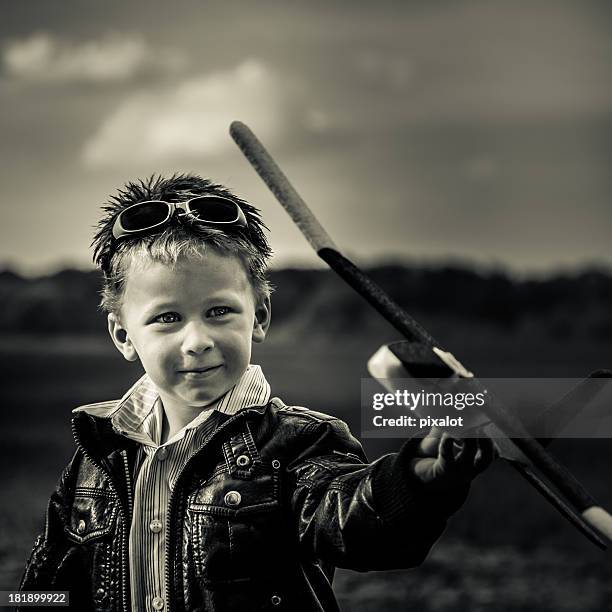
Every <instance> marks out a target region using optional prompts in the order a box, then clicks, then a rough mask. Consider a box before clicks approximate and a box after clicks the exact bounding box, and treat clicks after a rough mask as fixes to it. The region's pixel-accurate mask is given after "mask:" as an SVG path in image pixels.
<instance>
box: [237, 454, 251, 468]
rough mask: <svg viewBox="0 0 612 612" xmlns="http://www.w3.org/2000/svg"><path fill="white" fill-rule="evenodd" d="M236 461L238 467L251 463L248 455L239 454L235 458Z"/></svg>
mask: <svg viewBox="0 0 612 612" xmlns="http://www.w3.org/2000/svg"><path fill="white" fill-rule="evenodd" d="M236 463H237V464H238V467H246V466H247V465H249V463H251V458H250V457H249V456H248V455H240V456H239V457H238V459H236Z"/></svg>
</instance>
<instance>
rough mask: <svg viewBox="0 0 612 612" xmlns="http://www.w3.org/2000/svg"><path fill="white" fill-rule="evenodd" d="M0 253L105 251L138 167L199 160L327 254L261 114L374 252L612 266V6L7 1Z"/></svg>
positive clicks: (324, 198) (334, 223) (35, 256)
mask: <svg viewBox="0 0 612 612" xmlns="http://www.w3.org/2000/svg"><path fill="white" fill-rule="evenodd" d="M0 8H1V9H2V20H1V22H0V108H1V109H2V112H1V113H0V134H2V138H1V139H0V156H1V160H2V163H1V164H0V186H1V187H0V206H1V207H2V223H1V224H0V268H2V267H11V268H13V269H16V270H18V271H20V272H22V273H27V274H42V273H47V272H52V271H54V270H57V269H60V268H62V267H64V266H71V267H78V268H84V269H86V268H88V267H91V255H90V251H89V244H90V241H91V236H92V232H93V229H92V228H93V226H94V225H95V223H96V221H97V218H98V214H99V213H98V210H99V206H100V205H101V204H102V203H103V202H104V201H105V200H106V199H107V197H108V196H109V195H111V194H113V193H114V192H115V191H116V190H117V189H118V188H120V187H121V186H122V185H123V184H124V183H125V182H126V181H129V180H133V179H137V178H140V177H145V176H148V175H150V174H153V173H161V174H168V173H173V172H178V171H190V172H196V173H198V174H201V175H203V176H208V177H211V178H213V179H214V180H215V181H218V182H221V183H224V184H226V185H227V186H228V187H230V188H231V189H233V190H234V191H235V192H236V193H238V194H239V195H240V196H241V197H244V198H245V199H247V200H249V201H251V202H253V203H254V204H255V205H257V206H258V207H260V208H261V210H262V213H263V216H264V218H265V220H266V222H267V224H268V226H269V227H270V229H271V242H272V246H273V248H274V251H275V258H274V265H275V266H287V265H300V266H316V265H319V263H318V259H317V257H316V255H315V254H314V253H313V252H312V251H311V249H310V247H309V246H308V244H307V242H306V241H305V239H304V238H303V237H302V236H301V235H300V234H299V232H298V230H297V229H296V228H295V227H294V226H293V225H292V222H291V221H290V219H289V217H288V216H287V215H286V213H285V212H284V211H283V210H282V208H281V207H280V205H279V204H278V203H277V202H276V201H275V200H274V198H273V196H272V195H271V194H270V193H269V192H268V191H267V189H266V187H265V186H264V185H263V183H262V182H261V181H260V179H259V178H258V177H257V176H256V174H255V173H254V171H253V170H252V169H251V167H250V166H249V165H248V163H247V162H246V160H245V159H244V158H243V157H242V154H241V153H240V151H239V150H238V149H237V147H236V146H235V145H234V143H233V141H232V140H231V138H230V137H229V133H228V129H229V124H230V123H231V121H232V120H234V119H238V120H241V121H244V122H245V123H247V124H248V125H249V126H250V127H251V129H252V130H253V131H254V132H255V133H256V134H257V135H258V136H259V138H260V139H261V140H262V141H263V142H264V144H265V145H266V146H267V147H268V149H269V150H270V152H271V153H272V154H273V156H274V157H275V159H276V161H277V162H278V163H279V165H280V166H281V167H282V168H283V170H284V171H285V173H286V174H287V175H288V176H289V178H290V179H291V180H292V182H293V184H294V186H295V187H296V188H297V189H298V191H299V192H300V193H301V195H302V197H303V198H304V199H305V200H306V202H307V203H308V204H309V205H310V207H311V209H312V210H313V211H314V213H315V214H316V215H317V217H318V218H319V219H320V221H321V222H322V224H323V225H324V227H325V228H326V229H327V231H328V232H329V234H330V235H331V236H332V237H333V239H334V241H335V242H336V244H338V246H339V247H340V248H341V249H342V251H343V252H344V253H345V254H348V255H350V256H351V257H352V258H353V259H355V260H356V261H357V262H358V263H360V264H371V263H377V262H382V261H405V262H413V263H419V264H421V263H426V262H444V261H448V260H453V261H461V262H468V263H471V264H474V265H478V266H484V267H503V268H506V269H509V270H512V271H515V272H517V273H527V274H529V273H550V272H552V271H556V270H559V269H561V268H576V267H581V266H587V265H605V266H610V265H611V264H612V249H611V247H610V243H611V240H610V238H611V228H612V206H611V201H610V200H611V195H612V178H611V173H610V165H611V164H610V162H611V161H612V140H611V137H612V70H611V63H612V62H611V59H612V21H611V17H612V6H611V5H610V4H609V3H608V2H604V1H602V2H594V1H590V0H584V1H581V2H578V1H564V0H542V1H539V2H531V1H523V0H506V1H499V0H483V1H467V0H452V1H450V0H449V1H439V2H390V1H386V0H382V1H378V2H363V1H356V0H353V1H350V2H349V1H348V0H344V1H339V0H327V1H326V2H323V1H320V0H309V1H308V2H306V1H295V0H284V1H280V0H278V1H277V0H258V1H257V2H249V1H248V0H237V1H233V2H227V1H226V2H217V1H213V2H207V1H204V0H198V1H195V0H184V1H180V0H178V1H177V2H174V3H169V2H165V1H164V2H161V1H159V0H148V1H146V2H145V1H125V0H124V1H122V2H119V1H117V0H105V2H95V1H94V0H87V1H85V0H63V1H62V2H61V3H57V2H48V1H47V0H37V1H33V0H23V1H22V2H19V3H17V2H9V1H8V0H0Z"/></svg>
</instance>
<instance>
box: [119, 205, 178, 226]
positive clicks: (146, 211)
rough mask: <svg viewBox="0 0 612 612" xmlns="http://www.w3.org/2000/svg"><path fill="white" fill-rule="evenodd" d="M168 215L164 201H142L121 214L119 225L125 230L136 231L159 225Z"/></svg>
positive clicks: (168, 207)
mask: <svg viewBox="0 0 612 612" xmlns="http://www.w3.org/2000/svg"><path fill="white" fill-rule="evenodd" d="M169 216H170V206H168V204H166V202H142V203H141V204H138V205H136V206H132V207H130V208H128V209H127V210H126V211H124V212H123V213H122V214H121V226H122V229H124V230H125V231H127V232H137V231H138V230H143V229H148V228H150V227H154V226H156V225H160V224H161V223H163V222H164V221H166V219H168V217H169Z"/></svg>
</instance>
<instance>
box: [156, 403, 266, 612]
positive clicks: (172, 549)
mask: <svg viewBox="0 0 612 612" xmlns="http://www.w3.org/2000/svg"><path fill="white" fill-rule="evenodd" d="M254 412H257V410H254V409H251V410H249V409H245V410H241V411H240V412H238V413H237V414H236V415H234V416H233V417H230V418H229V419H228V420H227V421H225V422H223V423H221V425H219V427H218V428H217V429H215V430H214V431H213V432H211V433H210V434H209V436H208V437H207V438H206V439H205V440H204V442H203V443H202V445H201V446H200V447H199V448H198V449H197V450H195V451H193V452H192V453H191V454H190V455H189V457H187V460H186V461H185V464H184V465H183V468H182V469H181V471H180V472H179V473H178V476H177V477H176V480H175V482H174V489H173V490H172V491H171V492H170V499H169V500H168V516H167V517H166V521H167V528H166V529H167V530H166V533H167V534H168V536H169V537H168V543H167V548H166V553H167V554H166V561H165V568H164V579H165V584H166V604H165V610H166V611H167V612H172V607H171V605H170V602H172V601H173V599H175V598H174V597H173V595H174V582H173V581H171V580H170V578H171V577H170V559H171V558H172V557H174V555H175V554H176V549H177V540H176V538H177V537H179V535H180V534H177V533H175V532H176V529H177V527H178V526H177V522H176V521H173V520H172V513H173V510H174V500H175V495H174V492H175V491H179V490H180V487H179V482H180V480H181V478H182V477H183V475H184V474H185V472H186V471H187V468H188V467H189V464H190V463H191V460H192V459H193V458H194V457H195V456H196V455H199V454H200V453H201V452H202V451H203V450H204V448H205V447H206V446H208V445H209V444H210V443H211V442H212V440H213V439H214V438H216V437H217V436H218V435H220V433H221V432H222V431H223V430H224V429H226V428H227V427H228V426H229V425H231V424H232V423H234V422H235V421H237V420H239V419H241V418H244V417H245V416H246V415H248V414H252V413H254ZM173 528H174V530H173ZM181 531H182V525H181ZM183 609H184V606H183Z"/></svg>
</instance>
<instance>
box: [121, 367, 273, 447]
mask: <svg viewBox="0 0 612 612" xmlns="http://www.w3.org/2000/svg"><path fill="white" fill-rule="evenodd" d="M269 399H270V384H269V383H268V381H267V380H266V377H265V376H264V374H263V372H262V370H261V367H260V366H258V365H249V366H248V367H247V369H246V370H245V372H244V374H243V375H242V376H241V378H240V380H239V381H238V382H237V383H236V385H234V386H233V387H232V388H231V389H230V390H229V391H228V392H227V393H226V394H225V395H223V396H222V397H220V398H219V399H218V400H217V401H216V402H215V403H214V404H213V405H212V406H211V407H207V409H206V410H202V412H201V413H200V414H199V415H198V416H197V417H196V418H195V419H193V420H192V421H191V422H190V423H188V424H187V425H186V426H185V427H184V428H183V430H181V432H180V433H181V434H184V430H188V429H194V428H197V427H199V426H200V425H201V424H202V423H203V422H204V421H206V419H207V418H208V417H209V416H210V415H211V414H212V411H213V410H216V411H218V412H221V413H223V414H227V415H230V416H231V415H233V414H236V413H237V412H239V411H240V410H244V409H245V408H250V407H252V406H263V405H265V404H267V403H268V401H269ZM162 416H163V415H162V405H161V400H160V397H159V394H158V393H157V390H156V389H155V385H154V384H153V382H152V381H151V379H150V378H149V377H148V375H147V374H145V375H144V376H142V377H141V378H140V379H139V380H138V381H136V383H135V384H134V385H133V386H132V387H131V388H130V389H129V390H128V391H127V392H126V393H125V395H124V396H123V397H122V398H121V399H120V400H119V402H118V406H117V410H116V411H115V412H114V414H113V415H112V417H111V423H112V425H113V429H115V431H117V432H118V433H120V434H122V435H125V436H127V437H129V438H131V439H133V440H136V441H137V442H140V443H141V444H147V445H151V444H152V443H153V444H157V441H156V439H155V438H157V439H159V432H160V430H161V418H162ZM176 439H177V436H173V438H172V441H174V440H176ZM169 442H170V440H169Z"/></svg>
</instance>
